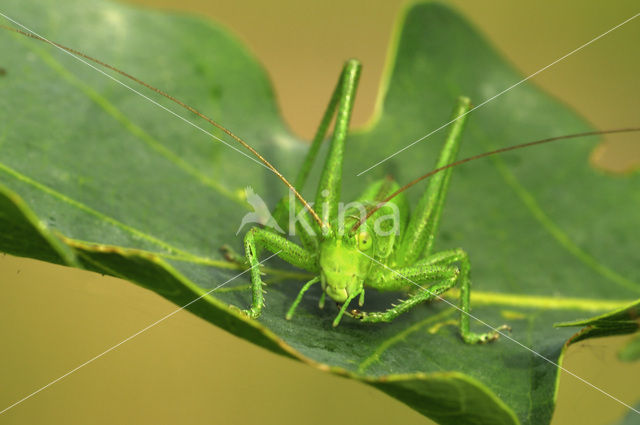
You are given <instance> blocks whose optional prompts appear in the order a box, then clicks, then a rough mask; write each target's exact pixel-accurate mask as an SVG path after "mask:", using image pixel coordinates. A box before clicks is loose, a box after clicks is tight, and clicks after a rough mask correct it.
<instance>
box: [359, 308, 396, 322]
mask: <svg viewBox="0 0 640 425" xmlns="http://www.w3.org/2000/svg"><path fill="white" fill-rule="evenodd" d="M358 319H360V320H361V321H362V322H365V323H378V322H390V321H391V320H390V319H388V318H387V317H386V316H385V315H384V313H366V312H364V311H363V312H360V317H358Z"/></svg>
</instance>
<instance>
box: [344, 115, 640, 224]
mask: <svg viewBox="0 0 640 425" xmlns="http://www.w3.org/2000/svg"><path fill="white" fill-rule="evenodd" d="M634 131H640V127H629V128H617V129H613V130H598V131H587V132H584V133H573V134H565V135H564V136H555V137H549V138H547V139H541V140H536V141H534V142H527V143H520V144H517V145H512V146H507V147H504V148H500V149H496V150H494V151H489V152H485V153H481V154H478V155H474V156H470V157H468V158H464V159H460V160H458V161H454V162H452V163H451V164H447V165H445V166H442V167H439V168H436V169H434V170H431V171H429V172H428V173H426V174H423V175H422V176H420V177H418V178H417V179H415V180H412V181H410V182H409V183H407V184H405V185H404V186H402V187H401V188H400V189H398V190H396V191H395V192H393V193H392V194H391V195H389V196H387V197H386V198H385V199H383V200H382V201H380V202H378V204H377V205H376V206H375V207H374V208H373V209H371V210H370V211H368V212H367V215H366V216H364V218H362V219H361V220H360V221H359V222H357V223H356V224H355V225H354V226H353V227H352V228H351V231H352V232H355V231H356V230H357V229H358V227H360V226H361V225H362V223H364V222H365V221H367V219H368V218H369V217H371V216H372V215H373V214H374V213H375V212H376V211H378V210H379V209H380V208H382V207H383V206H384V205H385V204H386V203H387V202H389V201H390V200H392V199H393V198H395V197H396V196H398V195H399V194H401V193H402V192H404V191H405V190H407V189H409V188H410V187H411V186H413V185H415V184H417V183H420V182H421V181H422V180H425V179H427V178H429V177H431V176H433V175H434V174H437V173H439V172H441V171H444V170H446V169H447V168H451V167H456V166H458V165H460V164H464V163H465V162H471V161H475V160H476V159H480V158H484V157H487V156H491V155H497V154H500V153H504V152H508V151H513V150H516V149H522V148H528V147H530V146H536V145H542V144H544V143H550V142H555V141H558V140H566V139H577V138H579V137H587V136H598V135H603V134H614V133H631V132H634Z"/></svg>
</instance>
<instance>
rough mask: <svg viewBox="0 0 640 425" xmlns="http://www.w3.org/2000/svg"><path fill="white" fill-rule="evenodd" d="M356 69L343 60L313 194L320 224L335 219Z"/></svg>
mask: <svg viewBox="0 0 640 425" xmlns="http://www.w3.org/2000/svg"><path fill="white" fill-rule="evenodd" d="M360 69H361V65H360V63H359V62H358V61H356V60H353V59H352V60H349V61H347V63H346V64H345V68H344V71H343V74H342V81H341V87H340V88H341V93H340V102H339V104H338V112H337V114H336V122H335V126H334V130H333V137H332V138H331V144H330V146H329V153H328V155H327V159H326V160H325V163H324V167H323V170H322V174H321V176H320V183H319V184H318V189H317V192H316V202H315V205H316V208H320V209H321V211H322V213H321V214H322V217H321V218H322V221H323V222H324V223H334V222H336V220H337V217H338V203H339V202H340V190H341V185H342V162H343V159H344V144H345V139H346V137H347V131H348V130H349V120H350V119H351V111H352V110H353V104H354V101H355V95H356V89H357V86H358V80H359V78H360ZM323 230H325V229H323Z"/></svg>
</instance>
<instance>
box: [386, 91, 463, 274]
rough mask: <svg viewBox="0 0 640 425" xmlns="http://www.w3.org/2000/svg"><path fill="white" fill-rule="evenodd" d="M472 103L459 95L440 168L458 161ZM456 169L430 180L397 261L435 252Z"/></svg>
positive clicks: (403, 262)
mask: <svg viewBox="0 0 640 425" xmlns="http://www.w3.org/2000/svg"><path fill="white" fill-rule="evenodd" d="M470 106H471V105H470V101H469V99H468V98H466V97H461V98H459V99H458V105H457V106H456V108H455V109H454V111H453V114H452V119H455V121H454V122H453V124H452V126H451V130H450V132H449V135H448V136H447V140H446V141H445V144H444V146H443V147H442V150H441V151H440V157H439V158H438V161H437V163H436V168H438V167H442V166H445V165H447V164H450V163H451V162H453V161H455V159H456V156H457V155H458V149H459V147H460V140H461V135H462V130H463V128H464V124H465V121H466V117H467V116H466V115H465V114H466V113H467V112H468V111H469V108H470ZM456 118H457V119H456ZM452 171H453V168H449V169H447V170H445V171H443V172H442V173H438V174H436V175H435V176H433V177H432V178H431V180H430V181H429V185H428V186H427V189H426V191H425V193H424V194H423V195H422V197H421V198H420V201H419V202H418V205H417V207H416V208H415V209H414V210H413V213H412V214H411V219H410V220H409V223H408V225H407V228H406V230H405V231H404V237H403V239H402V241H401V243H400V246H399V247H398V249H397V251H396V252H395V254H394V255H395V258H396V264H400V265H403V266H406V265H410V264H414V263H415V262H416V261H417V260H418V259H419V258H425V257H426V256H428V255H429V254H430V253H431V250H432V248H433V242H434V240H435V236H436V234H437V231H438V226H439V224H440V217H441V215H442V209H443V206H444V200H445V197H446V193H447V190H448V188H449V181H450V180H451V173H452Z"/></svg>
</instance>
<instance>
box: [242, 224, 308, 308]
mask: <svg viewBox="0 0 640 425" xmlns="http://www.w3.org/2000/svg"><path fill="white" fill-rule="evenodd" d="M262 248H265V249H266V250H268V251H270V252H273V253H274V254H276V255H277V256H278V257H280V258H282V259H283V260H284V261H286V262H287V263H289V264H292V265H294V266H296V267H299V268H301V269H304V270H308V271H310V272H318V266H317V261H316V256H315V255H314V254H312V253H310V252H309V251H307V250H305V249H304V248H302V247H301V246H299V245H297V244H295V243H293V242H291V241H290V240H288V239H286V238H284V237H282V236H280V235H278V234H275V233H273V232H271V231H268V230H265V229H260V228H257V227H254V228H252V229H251V230H249V231H248V232H247V234H246V236H245V237H244V250H245V254H246V256H247V262H248V263H249V266H250V267H251V295H252V299H251V308H250V309H249V310H244V313H245V314H247V315H248V316H249V317H251V318H253V319H255V318H257V317H258V316H260V313H262V307H264V290H263V288H262V286H263V282H262V278H261V277H260V267H259V264H260V263H259V260H258V256H259V255H260V250H261V249H262Z"/></svg>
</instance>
